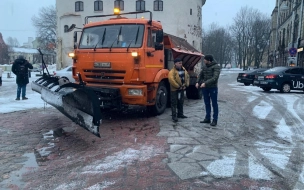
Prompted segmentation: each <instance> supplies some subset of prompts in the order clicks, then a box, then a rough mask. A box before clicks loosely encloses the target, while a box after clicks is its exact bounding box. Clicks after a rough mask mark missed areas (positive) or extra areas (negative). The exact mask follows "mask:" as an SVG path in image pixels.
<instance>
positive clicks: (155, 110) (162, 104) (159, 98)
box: [147, 81, 168, 115]
mask: <svg viewBox="0 0 304 190" xmlns="http://www.w3.org/2000/svg"><path fill="white" fill-rule="evenodd" d="M167 102H168V89H167V88H166V85H165V83H164V81H162V82H160V83H159V85H158V88H157V92H156V97H155V105H153V106H148V107H147V108H148V111H149V112H150V113H151V114H152V115H160V114H162V113H164V111H165V110H166V108H167Z"/></svg>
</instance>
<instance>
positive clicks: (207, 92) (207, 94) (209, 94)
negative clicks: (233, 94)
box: [202, 88, 219, 121]
mask: <svg viewBox="0 0 304 190" xmlns="http://www.w3.org/2000/svg"><path fill="white" fill-rule="evenodd" d="M202 91H203V96H204V102H205V108H206V117H205V119H208V120H210V119H211V105H210V103H212V108H213V119H214V120H216V121H217V120H218V112H219V110H218V104H217V94H218V88H202ZM210 100H211V102H210Z"/></svg>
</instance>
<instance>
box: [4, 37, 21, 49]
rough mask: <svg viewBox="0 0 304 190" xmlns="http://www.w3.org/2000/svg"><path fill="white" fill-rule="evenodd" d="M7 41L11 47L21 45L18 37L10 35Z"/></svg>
mask: <svg viewBox="0 0 304 190" xmlns="http://www.w3.org/2000/svg"><path fill="white" fill-rule="evenodd" d="M6 43H7V45H8V46H10V47H19V46H20V44H19V41H18V40H17V38H12V37H8V38H7V39H6Z"/></svg>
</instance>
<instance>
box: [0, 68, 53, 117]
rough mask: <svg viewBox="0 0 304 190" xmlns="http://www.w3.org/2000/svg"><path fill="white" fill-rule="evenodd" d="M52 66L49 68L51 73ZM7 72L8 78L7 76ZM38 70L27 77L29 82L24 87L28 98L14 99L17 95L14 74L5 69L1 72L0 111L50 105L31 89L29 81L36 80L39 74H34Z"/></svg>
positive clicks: (5, 111)
mask: <svg viewBox="0 0 304 190" xmlns="http://www.w3.org/2000/svg"><path fill="white" fill-rule="evenodd" d="M53 70H54V68H51V69H50V70H49V72H50V73H52V72H53ZM8 73H9V74H10V78H8ZM36 74H39V73H38V72H32V73H31V77H30V78H29V80H30V83H29V84H28V85H27V88H26V97H28V98H29V99H28V100H19V101H17V100H15V99H16V96H17V84H16V76H15V75H14V74H13V73H12V72H8V71H5V72H3V74H2V86H0V113H10V112H15V111H21V110H27V109H32V108H44V107H46V106H48V107H51V106H50V105H47V104H45V102H44V101H43V100H42V99H41V95H40V94H39V93H37V92H35V91H32V87H31V82H32V81H35V80H37V79H38V78H39V77H40V76H36Z"/></svg>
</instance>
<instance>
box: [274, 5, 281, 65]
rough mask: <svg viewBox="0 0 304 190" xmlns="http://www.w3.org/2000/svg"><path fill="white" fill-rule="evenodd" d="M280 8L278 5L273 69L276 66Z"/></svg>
mask: <svg viewBox="0 0 304 190" xmlns="http://www.w3.org/2000/svg"><path fill="white" fill-rule="evenodd" d="M280 6H281V5H280V4H278V14H277V25H276V38H275V41H274V59H273V67H275V66H276V53H277V41H278V31H279V17H280Z"/></svg>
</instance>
